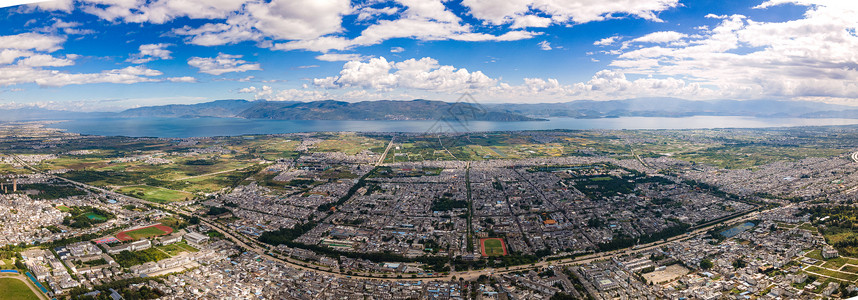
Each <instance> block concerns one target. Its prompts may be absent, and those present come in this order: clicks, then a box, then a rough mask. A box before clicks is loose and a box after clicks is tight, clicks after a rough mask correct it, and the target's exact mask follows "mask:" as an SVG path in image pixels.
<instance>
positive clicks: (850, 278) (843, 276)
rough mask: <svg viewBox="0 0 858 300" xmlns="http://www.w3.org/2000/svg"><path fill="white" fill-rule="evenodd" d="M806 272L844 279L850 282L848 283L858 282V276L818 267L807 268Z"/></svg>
mask: <svg viewBox="0 0 858 300" xmlns="http://www.w3.org/2000/svg"><path fill="white" fill-rule="evenodd" d="M805 270H806V271H808V272H813V273H816V274H820V275H825V276H828V277H833V278H837V279H843V280H848V281H855V280H858V274H852V273H844V272H837V271H831V270H828V269H823V268H820V267H816V266H810V267H807V269H805Z"/></svg>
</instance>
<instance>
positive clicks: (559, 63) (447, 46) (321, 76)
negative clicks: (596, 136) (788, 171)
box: [0, 0, 858, 111]
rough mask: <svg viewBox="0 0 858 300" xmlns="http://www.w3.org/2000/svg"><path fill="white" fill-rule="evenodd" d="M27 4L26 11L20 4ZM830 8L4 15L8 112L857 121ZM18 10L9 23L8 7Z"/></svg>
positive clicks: (290, 2) (833, 5)
mask: <svg viewBox="0 0 858 300" xmlns="http://www.w3.org/2000/svg"><path fill="white" fill-rule="evenodd" d="M23 2H34V3H30V4H22V5H13V4H20V3H23ZM851 2H852V1H833V0H818V1H813V0H769V1H764V0H756V1H708V0H702V1H681V0H618V1H602V0H536V1H528V0H511V1H496V0H461V1H431V0H400V1H375V0H371V1H359V2H349V1H347V0H59V1H44V2H37V1H28V0H13V1H0V5H3V4H4V3H5V4H6V5H7V7H4V8H0V16H2V17H0V107H20V106H41V107H49V108H55V109H71V110H84V111H93V110H119V109H123V108H128V107H135V106H141V105H159V104H171V103H197V102H205V101H210V100H216V99H238V98H240V99H251V100H252V99H267V100H298V101H312V100H322V99H336V100H345V101H362V100H378V99H415V98H426V99H437V100H454V99H456V98H457V97H458V95H459V94H461V93H464V92H469V93H471V94H473V95H475V97H476V98H477V99H479V101H482V102H518V103H536V102H564V101H572V100H581V99H588V100H611V99H626V98H638V97H648V98H649V97H676V98H684V99H692V100H697V99H699V100H705V99H740V100H744V99H789V100H805V101H821V102H829V103H838V104H847V105H853V103H852V102H853V101H854V99H855V98H856V97H858V84H856V82H858V81H856V79H858V71H856V69H858V68H856V66H858V54H856V52H855V51H854V49H858V36H856V26H858V24H856V21H855V20H858V5H856V4H851ZM9 5H11V6H9Z"/></svg>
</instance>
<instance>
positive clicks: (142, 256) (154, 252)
mask: <svg viewBox="0 0 858 300" xmlns="http://www.w3.org/2000/svg"><path fill="white" fill-rule="evenodd" d="M113 258H114V259H115V260H116V262H117V263H118V264H119V265H120V266H122V267H123V268H128V267H131V266H136V265H142V264H145V263H147V262H150V261H159V260H162V259H166V258H170V256H169V255H167V254H166V253H164V252H161V250H158V249H156V248H149V249H146V250H142V251H122V252H119V253H117V254H113Z"/></svg>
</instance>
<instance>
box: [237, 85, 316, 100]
mask: <svg viewBox="0 0 858 300" xmlns="http://www.w3.org/2000/svg"><path fill="white" fill-rule="evenodd" d="M238 92H239V93H247V94H253V96H254V98H255V99H257V100H258V99H265V100H269V101H316V100H328V99H331V95H330V94H328V93H327V92H325V91H319V90H311V89H284V90H279V91H275V90H274V89H273V88H271V87H270V86H267V85H263V86H262V87H261V88H257V87H255V86H251V87H246V88H243V89H240V90H239V91H238Z"/></svg>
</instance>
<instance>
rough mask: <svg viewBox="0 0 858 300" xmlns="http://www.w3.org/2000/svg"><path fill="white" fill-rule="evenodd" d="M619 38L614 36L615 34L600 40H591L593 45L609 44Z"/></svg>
mask: <svg viewBox="0 0 858 300" xmlns="http://www.w3.org/2000/svg"><path fill="white" fill-rule="evenodd" d="M619 38H620V37H619V36H616V35H615V36H609V37H606V38H603V39H601V40H598V41H595V42H593V45H595V46H610V45H612V44H614V42H616V41H617V40H618V39H619Z"/></svg>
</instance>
